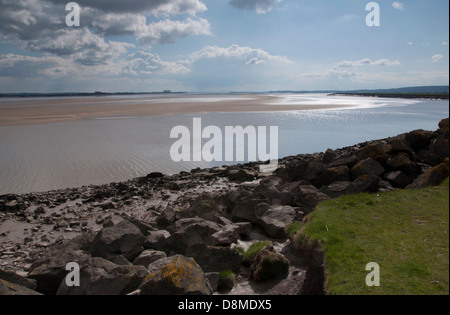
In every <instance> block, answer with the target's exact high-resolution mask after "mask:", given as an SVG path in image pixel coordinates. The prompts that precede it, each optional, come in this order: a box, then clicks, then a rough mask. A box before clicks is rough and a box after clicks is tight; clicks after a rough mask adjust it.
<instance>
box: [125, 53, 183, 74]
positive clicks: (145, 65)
mask: <svg viewBox="0 0 450 315" xmlns="http://www.w3.org/2000/svg"><path fill="white" fill-rule="evenodd" d="M122 68H123V73H128V74H133V75H140V74H153V73H157V72H158V73H169V74H184V73H188V72H190V69H189V68H188V67H187V66H186V65H185V64H184V63H183V61H176V62H169V61H163V60H162V59H161V58H160V57H159V56H158V55H157V54H153V53H149V52H144V51H139V52H137V53H135V54H131V55H129V56H128V60H127V61H126V62H124V63H123V65H122Z"/></svg>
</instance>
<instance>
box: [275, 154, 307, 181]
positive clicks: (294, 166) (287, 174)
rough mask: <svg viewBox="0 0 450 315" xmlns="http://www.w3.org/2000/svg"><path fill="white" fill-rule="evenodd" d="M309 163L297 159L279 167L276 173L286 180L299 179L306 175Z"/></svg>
mask: <svg viewBox="0 0 450 315" xmlns="http://www.w3.org/2000/svg"><path fill="white" fill-rule="evenodd" d="M308 167H309V163H308V162H306V161H304V160H300V159H296V160H294V161H291V162H289V163H288V164H287V165H286V166H285V167H284V168H278V169H277V170H276V171H275V174H276V175H277V176H278V177H280V178H282V179H284V180H286V181H297V180H301V179H303V178H304V177H305V174H306V171H307V169H308Z"/></svg>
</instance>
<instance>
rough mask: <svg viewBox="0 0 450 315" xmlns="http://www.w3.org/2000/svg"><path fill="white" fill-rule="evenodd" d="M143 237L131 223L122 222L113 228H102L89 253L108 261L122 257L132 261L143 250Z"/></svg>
mask: <svg viewBox="0 0 450 315" xmlns="http://www.w3.org/2000/svg"><path fill="white" fill-rule="evenodd" d="M144 241H145V237H144V235H143V234H142V233H141V231H140V230H139V229H138V228H137V227H136V226H135V225H134V224H132V223H131V222H129V221H127V220H124V221H122V222H120V223H118V224H116V225H114V226H111V227H107V228H104V229H102V230H100V231H99V232H98V234H97V235H96V237H95V239H94V241H93V242H92V246H91V249H90V253H91V255H92V256H94V257H102V258H105V259H108V260H111V259H113V258H114V257H116V256H119V255H123V256H124V257H125V258H126V259H128V260H129V261H133V260H134V259H135V258H136V257H137V256H138V255H139V254H140V253H141V252H142V251H143V250H144V247H143V244H144Z"/></svg>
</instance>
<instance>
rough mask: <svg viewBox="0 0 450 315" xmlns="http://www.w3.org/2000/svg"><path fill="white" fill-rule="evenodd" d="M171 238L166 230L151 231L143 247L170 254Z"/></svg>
mask: <svg viewBox="0 0 450 315" xmlns="http://www.w3.org/2000/svg"><path fill="white" fill-rule="evenodd" d="M169 237H170V233H169V232H168V231H165V230H159V231H150V232H149V233H148V235H147V237H146V239H145V241H144V244H143V246H144V248H145V249H156V250H158V251H163V252H166V253H168V252H169V251H170V249H169V243H168V238H169Z"/></svg>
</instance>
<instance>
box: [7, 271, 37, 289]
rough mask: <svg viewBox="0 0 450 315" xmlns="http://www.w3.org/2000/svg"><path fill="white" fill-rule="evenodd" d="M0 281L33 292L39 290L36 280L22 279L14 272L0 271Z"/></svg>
mask: <svg viewBox="0 0 450 315" xmlns="http://www.w3.org/2000/svg"><path fill="white" fill-rule="evenodd" d="M0 279H1V280H4V281H7V282H9V283H12V284H17V285H19V286H22V287H26V288H28V289H30V290H33V291H34V290H36V289H37V281H36V280H33V279H28V278H25V277H22V276H20V275H18V274H17V273H15V272H13V271H7V270H0Z"/></svg>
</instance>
